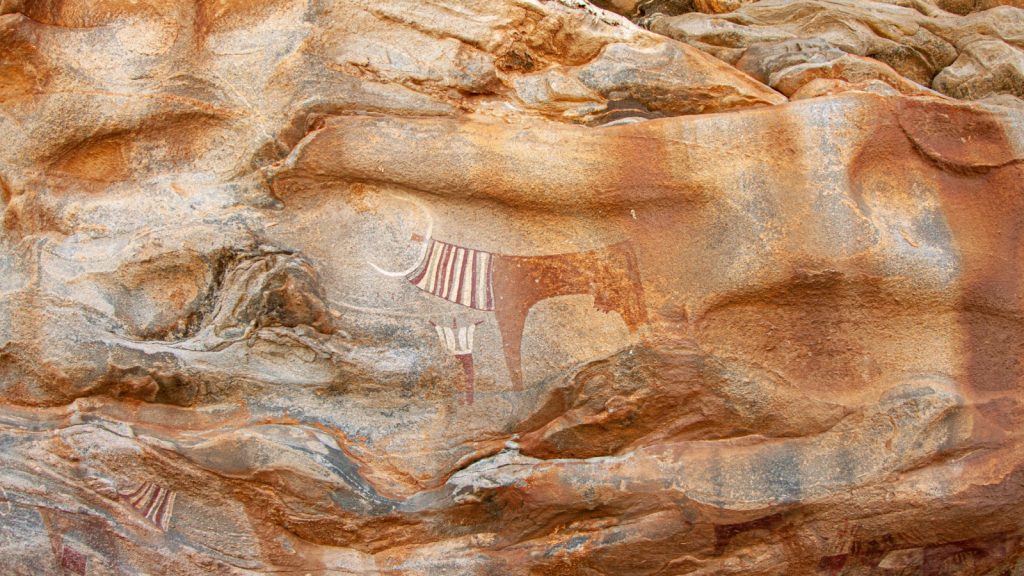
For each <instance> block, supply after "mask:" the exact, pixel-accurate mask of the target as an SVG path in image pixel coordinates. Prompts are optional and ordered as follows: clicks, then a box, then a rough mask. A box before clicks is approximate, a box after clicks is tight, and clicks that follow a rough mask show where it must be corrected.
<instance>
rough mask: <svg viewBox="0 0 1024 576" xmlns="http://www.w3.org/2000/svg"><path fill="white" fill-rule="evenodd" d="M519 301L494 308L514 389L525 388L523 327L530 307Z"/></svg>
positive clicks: (501, 304)
mask: <svg viewBox="0 0 1024 576" xmlns="http://www.w3.org/2000/svg"><path fill="white" fill-rule="evenodd" d="M516 304H517V303H513V304H511V305H510V304H508V303H501V302H499V304H498V305H497V306H496V307H495V308H494V318H495V320H496V321H497V322H498V332H500V333H501V349H502V351H503V352H504V353H505V364H506V365H507V366H508V374H509V377H510V378H511V379H512V389H513V390H516V391H519V390H522V389H523V364H522V358H521V354H522V352H521V347H522V345H523V328H524V327H525V326H526V315H527V314H528V313H529V312H530V308H529V307H525V309H523V308H524V306H522V305H518V306H517V305H516Z"/></svg>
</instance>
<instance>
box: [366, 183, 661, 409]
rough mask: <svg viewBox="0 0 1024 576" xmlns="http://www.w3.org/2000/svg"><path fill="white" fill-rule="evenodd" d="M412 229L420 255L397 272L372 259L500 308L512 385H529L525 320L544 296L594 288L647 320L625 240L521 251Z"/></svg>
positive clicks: (629, 320) (439, 289)
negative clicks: (500, 249) (532, 253)
mask: <svg viewBox="0 0 1024 576" xmlns="http://www.w3.org/2000/svg"><path fill="white" fill-rule="evenodd" d="M410 202H412V203H414V204H415V205H416V206H418V207H419V208H420V209H421V210H423V211H424V213H425V214H426V215H427V221H428V226H427V232H426V234H424V235H419V234H413V235H412V238H411V239H412V240H414V241H417V242H420V243H421V248H420V251H419V256H418V258H417V260H416V262H415V263H414V264H413V265H412V266H411V267H409V268H407V269H405V270H401V271H390V270H385V269H384V268H382V267H380V266H378V265H376V264H374V263H372V262H370V263H369V264H370V266H372V267H373V268H374V269H375V270H377V271H378V272H380V273H381V274H384V275H386V276H390V277H394V278H399V277H404V278H405V279H406V280H407V281H408V282H409V283H411V284H412V285H413V286H415V287H417V288H419V289H420V290H422V291H424V292H426V293H428V294H431V295H433V296H436V297H438V298H442V299H444V300H447V301H448V302H452V303H454V304H459V305H461V306H466V307H468V308H472V309H474V310H481V311H485V312H493V313H494V318H495V321H496V322H497V327H498V332H499V334H500V335H501V346H502V352H503V354H504V356H505V363H506V366H507V367H508V373H509V377H510V378H511V380H512V389H513V390H522V389H523V369H522V342H523V331H524V329H525V327H526V319H527V316H528V315H529V313H530V309H531V308H533V306H534V305H536V304H537V303H539V302H542V301H544V300H547V299H548V298H554V297H556V296H571V295H589V296H593V297H594V307H595V308H597V309H598V310H600V311H601V312H613V311H614V312H618V313H619V315H620V316H621V317H622V320H623V321H624V322H625V323H626V326H627V327H628V328H629V331H630V333H631V334H635V333H636V332H637V330H638V329H639V328H640V326H642V325H643V324H645V323H647V311H646V309H645V307H644V290H643V286H642V284H641V283H640V269H639V266H638V265H637V259H636V255H635V254H634V252H633V247H632V245H631V244H630V243H629V242H628V241H624V242H618V243H614V244H609V245H606V246H602V247H600V248H596V249H594V250H587V251H583V252H568V253H562V254H550V255H538V256H516V255H509V254H503V253H499V252H488V251H484V250H478V249H474V248H468V247H464V246H459V245H457V244H453V243H451V242H445V241H442V240H437V239H435V238H432V237H431V233H432V231H433V226H434V218H433V216H432V215H431V214H430V212H429V210H427V209H426V207H424V206H423V205H422V204H421V203H420V202H418V201H415V200H410Z"/></svg>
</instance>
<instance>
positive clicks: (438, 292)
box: [407, 240, 494, 310]
mask: <svg viewBox="0 0 1024 576" xmlns="http://www.w3.org/2000/svg"><path fill="white" fill-rule="evenodd" d="M492 259H493V255H492V254H491V253H490V252H484V251H482V250H473V249H472V248H463V247H461V246H456V245H454V244H449V243H447V242H442V241H440V240H431V241H430V247H429V248H428V249H427V253H426V255H425V256H424V258H423V261H422V262H421V263H420V265H419V267H418V268H417V269H416V270H413V271H412V272H411V273H410V274H409V276H407V278H408V279H409V282H412V283H413V285H415V286H416V287H417V288H419V289H420V290H425V291H427V292H430V293H431V294H433V295H434V296H440V297H441V298H444V299H445V300H448V301H449V302H454V303H456V304H461V305H463V306H469V307H470V308H475V309H477V310H494V293H493V291H492V289H491V260H492Z"/></svg>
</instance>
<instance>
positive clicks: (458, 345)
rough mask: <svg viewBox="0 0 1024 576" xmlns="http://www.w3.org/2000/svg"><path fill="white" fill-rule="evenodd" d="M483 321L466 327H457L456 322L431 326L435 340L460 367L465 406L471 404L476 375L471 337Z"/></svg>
mask: <svg viewBox="0 0 1024 576" xmlns="http://www.w3.org/2000/svg"><path fill="white" fill-rule="evenodd" d="M482 323H483V321H482V320H481V321H478V322H474V323H472V324H469V325H468V326H459V325H458V322H457V321H456V320H454V319H453V320H452V325H451V327H450V328H449V327H448V326H442V325H440V324H434V323H433V322H431V324H433V326H434V330H436V331H437V338H438V339H439V340H440V341H441V344H442V345H443V346H444V347H445V350H447V351H448V352H449V353H450V354H451V355H452V356H454V357H455V359H456V360H458V361H459V364H460V365H461V366H462V374H463V378H464V380H465V384H466V404H472V403H473V389H474V383H475V380H476V374H475V372H474V369H473V335H474V333H475V332H476V327H477V325H478V324H482Z"/></svg>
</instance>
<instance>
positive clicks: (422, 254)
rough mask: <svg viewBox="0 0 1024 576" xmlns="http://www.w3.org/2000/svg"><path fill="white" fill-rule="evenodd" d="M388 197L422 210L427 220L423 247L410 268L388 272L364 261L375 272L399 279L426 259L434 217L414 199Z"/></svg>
mask: <svg viewBox="0 0 1024 576" xmlns="http://www.w3.org/2000/svg"><path fill="white" fill-rule="evenodd" d="M388 196H391V197H393V198H397V199H399V200H404V201H406V202H409V203H410V204H413V205H414V206H416V207H418V208H419V209H420V210H422V211H423V214H424V216H426V218H427V233H426V235H424V237H423V246H421V247H420V253H419V256H417V257H416V262H414V263H413V265H412V266H410V267H408V268H406V269H405V270H399V271H397V272H392V271H390V270H385V269H383V268H381V267H380V266H378V265H376V264H374V263H373V262H370V261H369V260H367V261H366V263H367V264H369V265H370V267H371V268H373V269H374V270H376V271H377V272H378V273H380V274H383V275H384V276H388V277H391V278H399V277H402V276H408V275H409V274H412V272H413V270H415V269H417V268H419V267H420V264H421V263H422V262H423V259H424V258H426V257H427V248H429V247H430V235H431V234H433V233H434V216H433V215H432V214H431V213H430V210H429V209H428V208H427V207H426V206H424V205H423V203H422V202H420V201H419V200H417V199H416V198H406V197H403V196H398V195H397V194H388Z"/></svg>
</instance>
